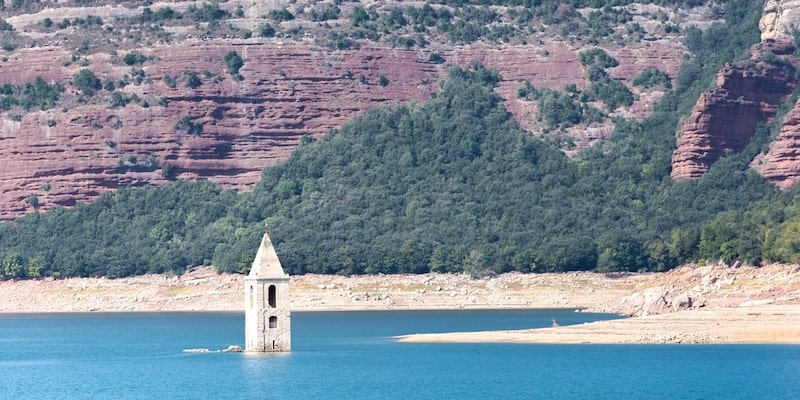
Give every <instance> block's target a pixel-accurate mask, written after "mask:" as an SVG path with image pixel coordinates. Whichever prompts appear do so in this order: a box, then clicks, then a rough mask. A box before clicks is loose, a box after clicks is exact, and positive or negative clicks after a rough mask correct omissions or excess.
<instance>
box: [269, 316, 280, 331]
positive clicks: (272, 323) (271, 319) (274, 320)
mask: <svg viewBox="0 0 800 400" xmlns="http://www.w3.org/2000/svg"><path fill="white" fill-rule="evenodd" d="M269 327H270V328H277V327H278V317H275V316H272V317H269Z"/></svg>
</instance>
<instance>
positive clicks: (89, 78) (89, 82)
mask: <svg viewBox="0 0 800 400" xmlns="http://www.w3.org/2000/svg"><path fill="white" fill-rule="evenodd" d="M72 84H73V85H74V86H75V87H76V88H77V89H78V90H80V91H81V92H83V94H85V95H87V96H92V95H94V91H95V90H99V89H100V88H101V87H102V86H101V83H100V79H98V78H97V77H96V76H95V75H94V72H92V71H90V70H88V69H85V68H84V69H82V70H80V71H78V73H77V74H75V76H74V77H73V78H72Z"/></svg>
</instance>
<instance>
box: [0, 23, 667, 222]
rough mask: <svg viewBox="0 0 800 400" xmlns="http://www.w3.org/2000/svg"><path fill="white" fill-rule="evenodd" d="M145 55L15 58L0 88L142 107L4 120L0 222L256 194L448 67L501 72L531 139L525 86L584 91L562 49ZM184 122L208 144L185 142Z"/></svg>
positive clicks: (36, 51)
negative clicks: (46, 86) (474, 65)
mask: <svg viewBox="0 0 800 400" xmlns="http://www.w3.org/2000/svg"><path fill="white" fill-rule="evenodd" d="M636 46H640V47H636ZM231 50H233V51H236V52H237V53H238V54H239V55H240V56H241V57H242V59H243V60H244V61H245V63H244V67H243V68H242V69H241V71H240V72H241V75H242V77H243V79H242V80H236V79H233V77H232V76H231V75H230V74H229V73H228V72H226V71H225V69H224V67H223V63H222V61H221V60H222V58H223V56H224V54H225V53H226V52H228V51H231ZM139 51H140V52H142V53H143V54H145V55H147V56H150V57H151V61H148V62H146V63H144V64H143V65H142V66H141V70H142V71H143V72H144V74H143V75H144V76H141V73H139V74H140V75H139V77H138V78H134V75H135V73H138V71H136V70H135V69H134V68H133V67H131V66H127V65H125V64H124V63H123V62H122V61H121V60H120V58H121V55H116V56H112V55H109V54H104V53H97V54H93V55H89V56H86V57H85V59H83V60H80V61H79V62H75V61H74V55H73V54H72V52H71V51H68V50H63V49H60V48H31V49H19V50H16V51H15V52H14V56H13V57H11V58H9V59H8V60H6V61H5V62H3V63H2V64H0V85H1V84H4V83H12V84H23V83H25V82H31V81H33V80H34V78H35V77H37V76H41V77H42V78H43V79H45V80H46V81H47V82H62V83H66V82H68V81H69V80H70V79H71V78H72V77H73V76H75V74H76V73H77V72H78V71H79V70H80V69H82V68H90V69H91V70H92V71H93V72H94V73H95V74H96V75H97V76H98V77H99V78H100V79H102V80H104V81H114V82H119V81H121V80H123V81H127V82H128V85H127V86H125V87H124V88H119V87H117V89H116V91H117V92H119V93H124V94H125V95H126V96H133V95H136V96H137V98H138V100H135V101H131V102H129V103H127V104H125V105H121V104H112V101H111V93H110V92H108V91H105V90H101V91H99V92H98V94H96V95H95V96H93V97H91V98H89V99H88V100H86V101H83V102H82V101H78V100H77V99H79V96H78V95H77V93H71V94H70V93H67V94H65V96H64V97H69V96H72V97H71V98H73V99H76V100H75V101H73V103H70V104H68V105H67V106H64V107H60V108H56V109H50V110H45V111H38V110H34V111H31V112H27V113H18V114H15V113H14V112H13V111H11V112H8V113H6V114H5V115H4V117H3V118H2V120H0V158H2V159H3V166H4V168H2V169H1V170H0V219H10V218H14V217H17V216H20V215H22V214H25V213H27V212H30V211H31V210H33V209H34V208H39V209H42V210H47V209H50V208H52V207H56V206H70V205H73V204H75V203H76V202H79V201H90V200H92V199H94V198H96V197H97V196H99V195H100V194H102V193H103V192H106V191H108V190H113V189H115V188H118V187H124V186H138V185H147V184H156V185H158V184H163V183H166V182H168V181H169V180H172V179H209V180H211V181H213V182H216V183H219V184H221V185H223V186H224V187H228V188H234V189H243V188H247V187H248V186H249V185H252V184H253V183H255V182H257V181H258V180H259V178H260V173H261V170H262V169H263V168H264V167H267V166H269V165H272V164H274V163H275V162H276V161H278V160H280V159H284V158H286V157H288V155H289V154H290V153H291V151H292V149H294V147H295V146H296V145H297V144H298V143H299V142H300V140H301V138H302V137H303V136H305V135H311V136H316V137H318V136H321V135H324V134H325V133H326V132H327V131H328V130H329V129H331V128H335V127H339V126H341V125H342V124H344V123H346V122H347V121H348V120H350V119H351V118H353V117H355V116H357V115H358V114H359V113H361V112H363V111H364V110H366V109H367V108H370V107H374V106H377V105H392V104H397V103H401V102H407V101H411V100H418V101H422V100H424V99H426V98H427V97H428V96H429V95H430V94H431V93H432V92H434V91H435V90H437V88H438V86H437V83H438V81H439V80H440V79H442V78H444V77H445V76H446V74H447V70H448V64H458V65H467V64H468V63H470V62H471V61H479V62H482V63H483V64H484V65H487V66H489V67H491V68H495V69H497V70H498V71H499V72H500V74H501V76H502V81H501V82H500V85H499V87H498V89H497V91H498V93H499V94H500V95H501V96H502V97H503V98H504V99H505V101H506V105H507V107H508V109H509V110H510V111H511V113H512V114H514V115H515V117H517V119H518V120H519V121H520V122H521V125H522V126H523V127H525V126H526V124H527V121H529V120H530V119H531V117H532V113H533V111H532V110H531V109H530V102H526V101H521V100H519V99H517V96H516V91H517V89H518V88H519V87H520V85H521V83H522V82H523V81H524V80H529V81H530V82H532V83H533V84H534V85H535V86H536V87H549V88H557V89H562V88H563V87H564V86H565V85H567V84H570V83H574V84H576V85H577V86H579V87H583V86H585V85H586V82H585V78H584V75H585V71H583V68H582V67H581V66H580V64H579V63H578V62H576V60H577V59H578V52H579V51H580V49H574V48H571V47H570V46H569V45H567V44H564V43H547V44H543V45H517V46H511V45H508V46H494V47H489V46H484V45H473V46H462V47H457V48H452V49H440V50H437V52H438V53H439V54H440V55H441V56H442V57H443V58H444V60H445V63H442V64H437V63H434V62H431V61H430V60H429V56H430V52H433V50H431V51H430V52H429V51H423V50H418V49H409V50H406V49H392V48H377V47H368V46H366V45H365V46H362V47H361V48H360V49H354V50H329V49H326V48H321V47H319V46H316V45H313V44H311V43H308V42H282V41H279V40H277V39H274V40H265V39H251V40H238V41H231V40H216V41H202V40H195V41H187V42H181V43H177V44H166V45H159V46H156V47H152V48H146V49H140V50H139ZM682 53H683V49H681V48H680V47H679V46H677V45H675V44H674V43H670V42H668V41H664V42H648V43H646V44H642V45H634V46H632V47H631V48H630V49H628V50H620V51H619V52H618V53H613V52H612V55H617V54H618V55H619V58H620V66H619V67H618V71H616V72H615V76H616V75H619V77H620V78H621V79H626V78H628V77H630V76H634V75H635V74H637V73H638V72H640V71H641V70H642V69H644V68H647V67H655V68H659V69H661V70H664V71H666V72H668V73H669V74H671V75H674V73H675V72H676V71H677V68H678V62H677V61H676V60H680V58H681V55H682ZM192 72H194V73H197V74H198V76H200V78H201V80H202V85H200V86H199V87H196V88H193V89H192V88H189V87H187V85H186V84H185V83H184V77H185V76H186V74H188V73H192ZM381 77H383V78H384V79H380V78H381ZM170 81H172V82H171V84H170ZM66 86H67V87H68V88H70V87H71V86H69V85H66ZM637 104H638V103H637ZM638 107H640V108H642V107H644V108H647V107H646V106H638ZM182 120H183V121H184V122H185V123H186V122H188V123H191V124H194V125H196V126H201V127H202V128H201V129H202V132H197V131H196V130H193V131H191V132H189V130H187V129H186V127H185V126H183V127H181V126H180V124H179V122H180V121H182ZM198 129H199V128H198Z"/></svg>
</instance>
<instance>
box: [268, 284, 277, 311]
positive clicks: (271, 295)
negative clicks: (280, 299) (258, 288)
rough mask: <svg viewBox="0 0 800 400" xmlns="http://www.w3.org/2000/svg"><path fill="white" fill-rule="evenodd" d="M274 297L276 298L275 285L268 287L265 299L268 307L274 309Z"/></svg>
mask: <svg viewBox="0 0 800 400" xmlns="http://www.w3.org/2000/svg"><path fill="white" fill-rule="evenodd" d="M275 297H276V296H275V285H269V290H268V295H267V298H268V300H269V306H270V307H271V308H275V304H276V301H275Z"/></svg>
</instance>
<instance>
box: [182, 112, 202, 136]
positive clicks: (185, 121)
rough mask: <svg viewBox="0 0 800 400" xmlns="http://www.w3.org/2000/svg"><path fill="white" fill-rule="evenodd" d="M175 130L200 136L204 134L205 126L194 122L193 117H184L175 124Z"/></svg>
mask: <svg viewBox="0 0 800 400" xmlns="http://www.w3.org/2000/svg"><path fill="white" fill-rule="evenodd" d="M175 130H176V131H177V132H183V133H186V134H188V135H199V134H201V133H203V125H202V124H201V123H199V122H195V121H193V120H192V117H190V116H188V115H184V116H183V117H181V119H179V120H178V122H176V123H175Z"/></svg>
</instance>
